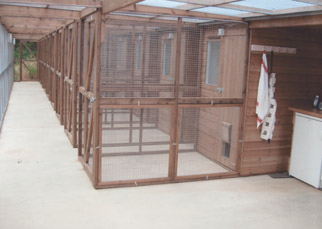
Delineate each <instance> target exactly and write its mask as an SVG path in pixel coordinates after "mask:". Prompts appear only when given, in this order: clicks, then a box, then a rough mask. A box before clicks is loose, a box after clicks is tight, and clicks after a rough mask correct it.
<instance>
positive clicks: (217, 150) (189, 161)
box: [177, 107, 240, 176]
mask: <svg viewBox="0 0 322 229" xmlns="http://www.w3.org/2000/svg"><path fill="white" fill-rule="evenodd" d="M239 109H240V108H239V107H202V108H200V107H189V108H180V127H179V150H178V171H177V175H178V176H190V175H200V174H215V173H225V172H230V171H234V170H235V166H236V159H237V143H238V141H237V139H238V128H239Z"/></svg>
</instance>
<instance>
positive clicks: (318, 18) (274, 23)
mask: <svg viewBox="0 0 322 229" xmlns="http://www.w3.org/2000/svg"><path fill="white" fill-rule="evenodd" d="M313 25H322V15H312V16H302V17H287V18H274V19H266V20H257V21H251V22H250V28H252V29H255V28H273V27H294V26H313Z"/></svg>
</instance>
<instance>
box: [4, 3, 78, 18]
mask: <svg viewBox="0 0 322 229" xmlns="http://www.w3.org/2000/svg"><path fill="white" fill-rule="evenodd" d="M0 15H1V16H15V17H30V18H39V17H40V18H59V19H62V18H63V19H78V18H79V17H80V12H78V11H70V10H57V9H44V8H33V7H24V6H8V5H0Z"/></svg>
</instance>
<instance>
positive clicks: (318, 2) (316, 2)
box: [294, 0, 322, 5]
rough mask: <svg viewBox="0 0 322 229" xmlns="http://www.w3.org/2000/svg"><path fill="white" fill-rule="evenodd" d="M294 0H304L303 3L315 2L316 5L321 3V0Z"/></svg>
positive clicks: (300, 0)
mask: <svg viewBox="0 0 322 229" xmlns="http://www.w3.org/2000/svg"><path fill="white" fill-rule="evenodd" d="M294 1H296V2H304V3H310V4H316V5H322V1H321V0H294Z"/></svg>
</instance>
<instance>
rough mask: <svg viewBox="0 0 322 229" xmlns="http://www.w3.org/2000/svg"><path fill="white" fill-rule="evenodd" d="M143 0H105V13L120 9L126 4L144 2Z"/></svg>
mask: <svg viewBox="0 0 322 229" xmlns="http://www.w3.org/2000/svg"><path fill="white" fill-rule="evenodd" d="M142 1H143V0H114V1H110V0H104V1H103V14H107V13H110V12H113V11H116V10H118V9H121V8H123V7H126V6H130V5H133V4H135V3H138V2H142Z"/></svg>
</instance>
